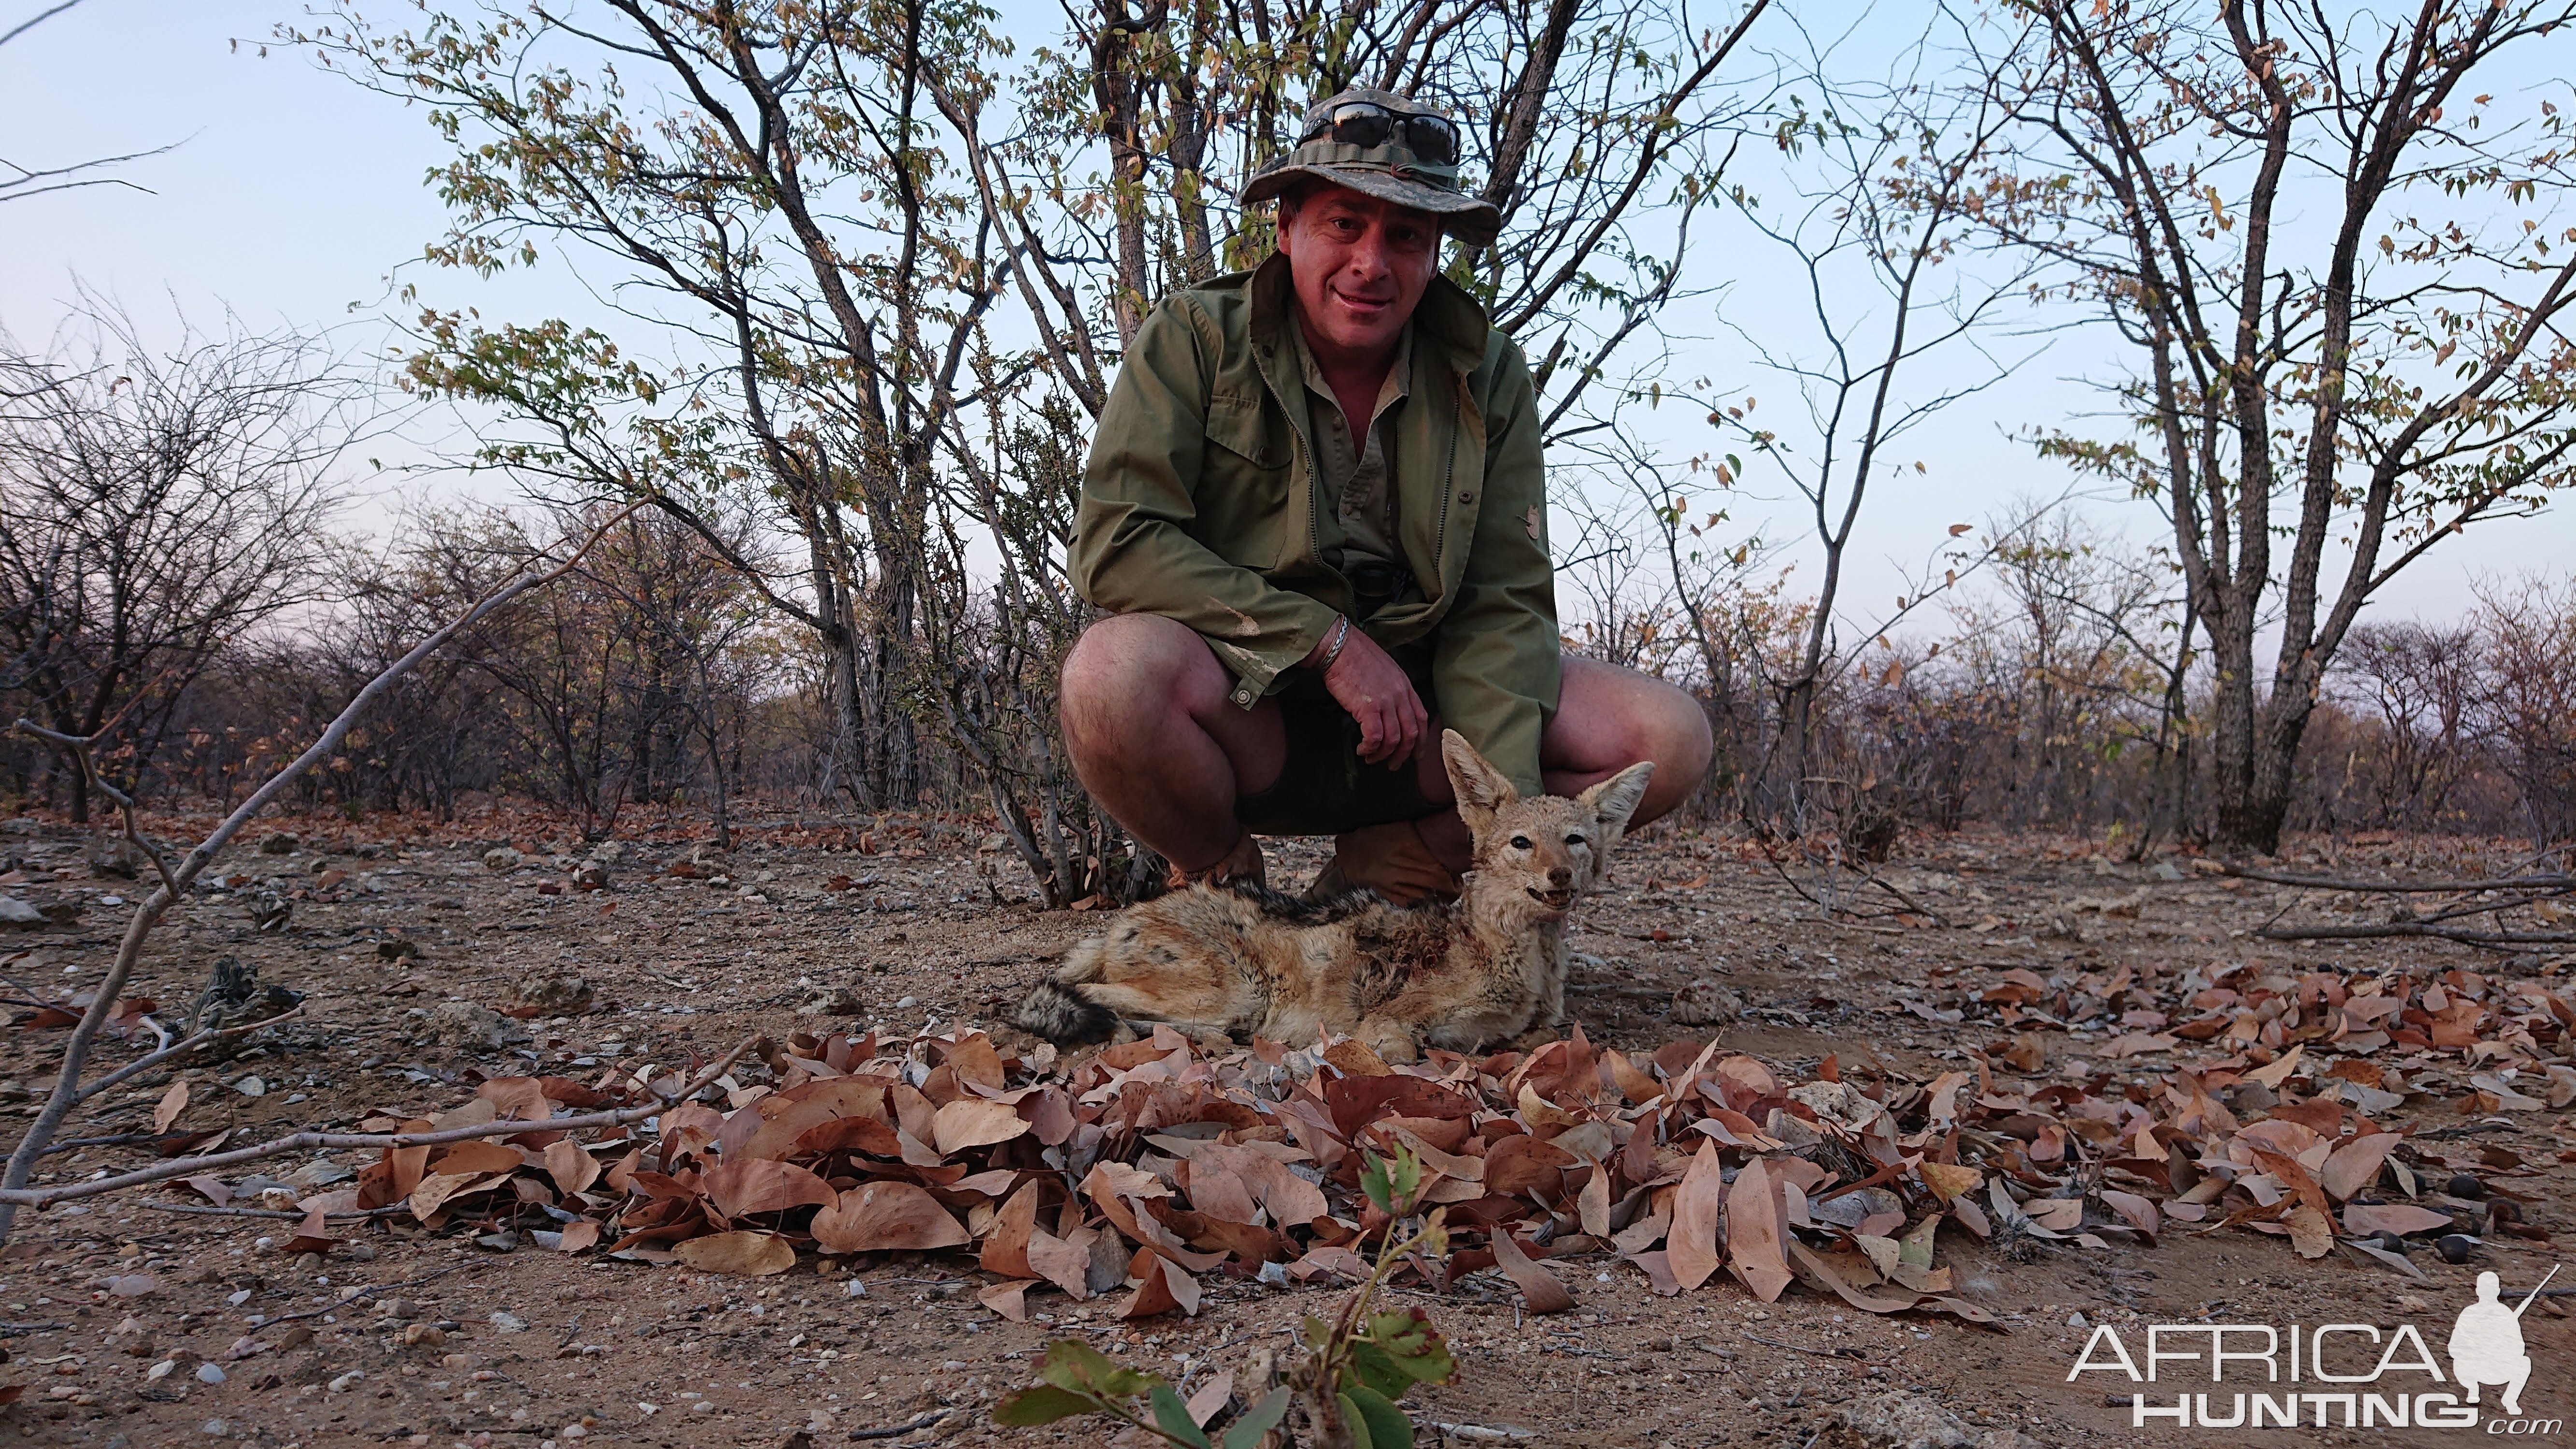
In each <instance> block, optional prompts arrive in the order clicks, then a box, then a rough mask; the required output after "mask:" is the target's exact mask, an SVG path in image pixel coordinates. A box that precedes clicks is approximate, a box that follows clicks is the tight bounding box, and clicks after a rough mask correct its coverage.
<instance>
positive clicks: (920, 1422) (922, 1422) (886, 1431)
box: [850, 1409, 956, 1439]
mask: <svg viewBox="0 0 2576 1449" xmlns="http://www.w3.org/2000/svg"><path fill="white" fill-rule="evenodd" d="M955 1412H956V1410H954V1409H933V1410H931V1411H930V1412H929V1413H927V1414H923V1415H921V1416H919V1417H918V1418H915V1419H914V1420H913V1421H912V1422H911V1423H909V1424H888V1425H887V1426H885V1427H884V1428H882V1429H852V1430H851V1431H850V1437H851V1438H853V1439H896V1438H900V1437H902V1436H903V1435H906V1434H909V1433H911V1432H912V1431H913V1430H915V1429H927V1428H929V1427H930V1426H931V1425H933V1424H936V1423H938V1422H939V1421H940V1420H942V1419H945V1418H947V1417H948V1416H949V1415H950V1414H953V1413H955Z"/></svg>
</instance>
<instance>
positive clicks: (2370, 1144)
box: [2317, 1132, 2404, 1202]
mask: <svg viewBox="0 0 2576 1449" xmlns="http://www.w3.org/2000/svg"><path fill="white" fill-rule="evenodd" d="M2402 1140H2404V1139H2402V1138H2400V1137H2399V1136H2398V1134H2396V1133H2394V1132H2373V1133H2371V1134H2370V1135H2369V1136H2367V1137H2356V1138H2354V1139H2353V1140H2351V1141H2350V1142H2347V1143H2345V1144H2344V1145H2342V1146H2341V1147H2338V1148H2336V1149H2335V1150H2334V1152H2333V1154H2332V1155H2330V1156H2328V1157H2327V1158H2326V1165H2325V1170H2324V1171H2323V1172H2320V1173H2318V1174H2317V1186H2319V1187H2322V1188H2324V1189H2325V1190H2326V1194H2327V1196H2329V1197H2332V1198H2333V1199H2334V1200H2335V1201H2337V1202H2342V1201H2343V1200H2345V1199H2346V1198H2350V1197H2354V1196H2357V1195H2358V1194H2360V1193H2361V1192H2362V1190H2363V1189H2365V1188H2367V1187H2369V1186H2370V1185H2371V1184H2372V1183H2374V1182H2376V1181H2378V1180H2379V1170H2380V1168H2381V1166H2382V1165H2384V1164H2385V1163H2386V1162H2387V1161H2388V1154H2389V1153H2390V1151H2392V1150H2394V1149H2395V1148H2396V1146H2397V1144H2398V1143H2399V1142H2400V1141H2402Z"/></svg>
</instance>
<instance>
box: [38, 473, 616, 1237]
mask: <svg viewBox="0 0 2576 1449" xmlns="http://www.w3.org/2000/svg"><path fill="white" fill-rule="evenodd" d="M642 506H643V505H642V504H632V505H629V506H628V507H627V508H625V509H623V510H621V511H620V512H619V513H617V514H616V515H615V516H614V517H612V518H610V519H608V520H607V521H606V522H604V523H602V524H601V525H600V526H599V528H598V529H597V530H595V531H593V532H592V533H591V534H590V536H589V537H588V538H586V539H584V540H583V541H582V542H581V544H580V546H579V547H577V548H575V549H574V550H573V551H572V554H571V556H570V557H568V558H566V559H565V560H564V561H563V562H562V563H560V564H558V565H556V566H555V567H554V568H551V569H549V570H547V571H545V572H543V573H533V572H524V571H523V572H521V573H519V574H517V575H516V576H514V577H512V578H510V579H509V580H507V581H505V582H504V583H502V584H501V586H500V587H498V588H496V589H494V590H493V591H492V592H491V593H488V594H486V595H484V596H483V597H482V598H481V599H480V600H478V601H477V602H476V603H475V604H474V605H473V607H471V608H469V609H467V610H465V611H464V612H463V613H461V614H459V615H457V616H456V617H455V618H454V619H451V620H449V621H448V622H447V623H446V624H445V625H443V626H441V627H440V628H439V629H437V630H436V631H435V632H433V633H432V634H431V635H430V636H429V637H428V638H426V639H423V640H422V641H421V642H420V643H418V644H416V645H414V646H413V647H412V648H411V649H410V651H409V652H407V653H405V654H404V655H403V656H402V657H401V658H399V659H397V660H395V661H394V662H393V663H391V664H389V665H387V666H386V667H385V668H384V670H383V671H382V672H380V673H378V674H377V675H376V677H375V678H373V679H371V680H369V681H367V683H366V684H365V686H363V687H362V688H360V689H359V691H358V692H357V694H356V695H355V696H354V697H353V698H351V699H350V701H349V703H348V706H347V707H346V708H344V709H342V710H341V711H340V713H339V714H338V715H337V716H336V717H334V718H333V719H332V721H331V723H330V724H329V725H327V726H326V727H324V729H323V731H322V733H321V734H320V735H319V736H318V737H316V738H315V739H314V741H313V743H312V744H310V745H308V746H306V747H305V749H304V750H303V752H302V753H300V754H298V755H297V756H296V757H295V758H294V759H292V760H289V761H288V762H286V763H285V764H284V765H282V766H280V767H279V768H278V770H277V772H276V773H274V774H272V775H270V776H269V777H268V779H267V780H266V781H264V782H262V783H261V785H260V786H259V788H258V789H256V790H253V791H252V792H251V793H250V795H249V797H248V798H246V799H244V800H243V801H242V803H241V804H239V805H238V806H235V807H234V808H233V810H232V812H231V813H230V814H228V815H226V816H225V817H224V818H223V820H222V822H221V823H219V824H218V825H216V826H215V828H214V830H213V831H212V832H210V833H209V834H208V835H207V836H206V838H205V839H203V840H201V841H199V842H198V843H197V845H196V848H195V849H193V850H190V851H189V852H188V854H187V857H186V859H184V860H183V861H181V862H180V864H179V865H178V867H177V868H176V869H173V868H172V867H171V865H170V862H169V861H168V859H167V858H165V857H164V856H163V855H162V853H161V852H160V851H159V850H158V849H156V848H155V847H154V846H153V844H152V843H151V842H150V841H148V840H146V839H144V837H143V832H142V830H141V829H140V827H139V826H138V825H137V823H136V820H135V812H134V798H133V797H132V796H131V795H128V794H127V793H125V792H124V791H123V790H120V789H117V788H116V787H115V786H114V785H112V784H110V783H109V782H108V781H107V780H106V779H104V778H103V777H102V776H101V775H100V773H99V770H98V761H97V759H96V756H95V751H94V749H93V746H94V744H95V742H96V741H97V739H98V738H99V736H98V735H96V734H92V735H87V736H75V735H66V734H63V733H61V732H60V731H57V730H49V729H46V728H45V727H44V726H42V725H39V724H37V723H36V722H35V721H33V720H28V719H21V720H19V721H18V722H17V725H16V726H15V728H16V729H17V731H18V732H19V733H21V734H25V735H27V736H29V737H31V738H35V739H42V740H47V741H50V742H52V743H54V744H57V745H60V746H62V747H63V748H65V749H66V750H68V751H70V753H71V755H72V757H73V759H74V761H75V762H76V763H77V764H78V765H79V766H80V770H81V774H82V777H83V778H84V779H86V780H87V781H88V782H89V783H90V784H91V785H92V786H93V787H95V788H96V789H97V790H98V791H99V792H100V793H101V794H102V795H103V796H105V797H106V798H107V799H109V800H112V801H114V802H115V803H116V807H117V811H118V814H119V815H120V816H121V817H122V819H123V821H124V824H125V838H126V840H127V842H128V843H129V844H131V845H133V846H134V848H135V849H136V850H138V851H140V852H142V854H143V855H144V857H145V858H146V859H148V860H150V861H151V862H152V869H153V872H154V874H156V875H158V876H159V877H160V881H161V883H160V884H159V885H157V886H155V887H154V888H153V890H152V892H151V894H149V895H147V896H145V897H144V899H143V901H142V902H141V903H140V904H139V905H137V906H136V907H135V908H134V915H133V917H132V918H131V919H130V920H129V921H127V923H126V927H125V935H124V937H123V939H122V940H120V941H119V942H118V944H117V949H116V958H115V960H114V962H113V963H112V964H110V965H109V967H108V969H107V974H106V976H105V977H104V978H103V979H102V980H100V982H99V983H98V985H97V986H96V987H95V988H94V990H95V992H96V994H95V995H94V996H92V997H91V999H90V1004H89V1009H88V1010H87V1011H84V1012H83V1013H81V1019H80V1021H79V1023H78V1024H76V1025H75V1026H73V1027H72V1030H71V1036H70V1037H69V1039H68V1040H66V1041H65V1042H64V1043H63V1054H62V1058H61V1061H60V1064H59V1066H58V1067H57V1069H56V1071H55V1073H54V1088H53V1092H52V1094H51V1095H50V1096H49V1097H48V1098H47V1099H46V1101H45V1105H44V1108H43V1110H41V1111H39V1112H38V1113H37V1114H36V1119H35V1120H34V1121H33V1122H31V1123H29V1124H28V1125H27V1131H26V1135H24V1136H22V1137H20V1138H19V1139H18V1145H17V1147H16V1149H15V1150H13V1151H12V1152H11V1153H10V1154H9V1162H8V1166H7V1168H6V1169H5V1171H0V1190H5V1191H0V1242H5V1241H6V1240H7V1239H8V1236H9V1231H10V1229H11V1228H13V1227H15V1226H16V1224H17V1215H18V1208H19V1207H20V1206H22V1205H25V1204H26V1203H27V1202H28V1201H30V1199H29V1198H28V1196H27V1181H28V1179H29V1178H31V1177H33V1176H34V1175H35V1170H36V1164H37V1163H38V1162H39V1161H41V1160H42V1159H43V1156H44V1151H45V1148H46V1146H47V1145H48V1144H50V1143H51V1142H52V1141H53V1140H54V1135H55V1134H56V1133H57V1132H59V1131H61V1130H62V1125H63V1119H64V1118H65V1117H67V1116H69V1115H70V1114H71V1111H72V1109H73V1108H74V1107H76V1106H78V1105H80V1103H81V1100H82V1088H81V1072H82V1069H83V1068H84V1067H86V1066H87V1065H88V1063H89V1052H90V1048H91V1046H92V1045H93V1044H94V1043H96V1041H97V1040H98V1034H99V1032H100V1031H101V1030H102V1029H104V1028H105V1027H106V1025H107V1022H108V1018H109V1017H110V1016H112V1015H114V1014H115V1011H116V1003H117V999H118V998H119V996H121V995H122V994H123V992H124V990H125V983H126V982H127V981H128V980H129V979H131V978H132V976H133V975H134V967H135V964H136V963H137V962H138V961H139V960H141V959H142V955H143V943H144V942H145V941H146V940H147V939H149V938H150V937H151V934H152V930H153V928H154V927H155V926H158V925H159V924H160V923H161V918H162V917H163V916H165V915H167V914H168V913H169V911H170V909H171V907H173V906H175V905H177V904H178V903H179V902H180V901H181V900H183V899H185V898H186V896H187V894H188V887H189V886H190V885H191V884H193V883H194V882H195V881H196V879H197V877H198V876H199V875H201V874H203V873H204V871H205V869H206V867H208V866H209V865H212V864H213V863H214V860H215V857H216V856H217V855H219V854H221V853H222V852H223V850H224V847H226V846H228V845H230V844H231V843H232V841H233V837H234V836H236V835H239V834H240V833H241V832H242V830H243V829H244V828H245V827H247V826H248V825H249V824H250V822H251V821H252V820H254V819H256V818H258V816H259V814H260V812H262V811H264V810H266V809H267V808H268V806H269V804H270V803H271V802H272V801H274V800H276V799H277V797H278V796H280V795H282V794H284V793H285V792H286V790H287V789H288V787H290V786H292V785H293V784H294V783H295V781H296V780H297V779H299V778H301V777H302V776H303V775H304V774H305V773H306V772H307V771H309V770H311V769H312V768H313V767H314V766H315V765H317V764H319V763H321V762H322V761H323V760H326V759H329V758H330V757H331V756H332V755H334V754H337V753H338V752H339V749H340V746H341V744H342V743H343V742H344V741H346V740H347V739H348V737H349V731H350V730H352V729H353V728H355V727H356V725H357V723H358V719H359V717H360V716H362V715H364V714H365V713H366V712H367V711H368V710H369V709H370V708H371V707H373V705H374V704H375V702H376V701H377V700H378V699H379V698H381V697H383V695H384V694H385V693H386V692H387V691H389V690H391V689H392V688H393V687H394V685H395V683H396V682H397V681H399V680H400V679H401V678H402V677H403V676H404V675H406V674H409V673H410V672H411V671H412V670H413V669H414V668H415V667H417V666H418V665H419V664H420V663H421V662H422V661H423V660H425V659H427V658H429V657H430V656H431V655H432V654H435V653H437V652H438V651H439V650H440V649H443V648H445V647H446V646H447V644H448V642H449V641H450V640H453V639H454V638H455V637H456V636H457V635H458V634H460V633H463V632H464V631H465V630H466V629H468V628H471V627H472V626H473V625H475V624H476V623H478V622H480V621H481V620H483V619H484V618H485V617H486V616H488V615H490V614H492V613H493V612H494V611H496V610H498V609H501V608H503V607H504V606H506V605H508V604H509V603H510V602H511V601H512V600H514V599H516V598H518V597H519V596H520V595H522V594H525V593H527V592H528V591H529V590H531V589H535V588H539V587H542V586H544V585H546V584H550V583H553V582H554V581H555V580H557V579H559V578H562V577H563V576H564V575H566V574H568V573H571V572H572V571H573V570H574V569H575V568H576V567H578V566H579V565H580V563H581V560H582V559H583V558H584V557H585V556H586V555H587V554H588V553H589V552H590V550H591V549H592V548H593V547H595V546H596V545H597V544H598V543H599V542H600V540H602V539H604V538H606V537H607V536H608V534H609V532H610V531H611V530H613V529H614V528H616V527H617V525H619V524H620V523H623V522H624V521H625V520H626V519H627V518H628V517H629V516H631V515H632V514H633V513H634V512H635V510H636V509H637V508H640V507H642ZM135 697H136V698H137V699H140V698H142V697H143V696H142V695H140V694H138V695H136V696H135ZM113 723H114V722H111V725H110V727H113ZM183 941H184V937H183ZM273 1019H274V1018H272V1020H273ZM164 1050H167V1048H165V1049H164ZM289 1150H291V1149H289ZM129 1176H132V1174H129ZM146 1180H148V1181H159V1180H160V1179H159V1178H157V1177H155V1178H149V1179H146ZM47 1200H51V1199H47Z"/></svg>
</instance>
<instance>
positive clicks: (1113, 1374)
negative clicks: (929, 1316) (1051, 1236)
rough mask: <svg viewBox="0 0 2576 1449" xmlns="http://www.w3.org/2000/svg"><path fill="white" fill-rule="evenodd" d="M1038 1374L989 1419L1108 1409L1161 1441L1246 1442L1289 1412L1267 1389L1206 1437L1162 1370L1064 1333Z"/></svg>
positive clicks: (1208, 1445)
mask: <svg viewBox="0 0 2576 1449" xmlns="http://www.w3.org/2000/svg"><path fill="white" fill-rule="evenodd" d="M1038 1378H1039V1379H1040V1380H1041V1382H1040V1383H1038V1384H1036V1385H1034V1386H1032V1387H1029V1388H1025V1389H1022V1390H1020V1391H1019V1392H1018V1393H1016V1394H1013V1395H1011V1396H1010V1397H1008V1398H1006V1399H1004V1400H1002V1402H1001V1403H1000V1405H999V1406H997V1407H996V1408H995V1409H994V1410H993V1422H995V1423H997V1424H1008V1425H1011V1426H1012V1427H1014V1428H1031V1427H1034V1426H1036V1425H1039V1424H1052V1423H1054V1422H1055V1421H1056V1420H1058V1419H1069V1418H1072V1417H1073V1416H1074V1415H1076V1414H1107V1415H1108V1416H1110V1417H1111V1418H1113V1419H1119V1420H1123V1421H1125V1422H1126V1423H1129V1424H1133V1425H1135V1426H1136V1427H1137V1428H1139V1429H1142V1430H1144V1431H1145V1432H1146V1433H1148V1434H1153V1435H1156V1436H1157V1437H1159V1438H1161V1439H1162V1440H1163V1442H1165V1443H1167V1444H1185V1445H1188V1446H1189V1449H1253V1446H1254V1445H1257V1444H1259V1443H1260V1442H1261V1437H1262V1436H1263V1435H1265V1434H1267V1433H1269V1432H1270V1431H1271V1430H1272V1429H1273V1428H1275V1427H1277V1426H1278V1423H1279V1421H1280V1419H1281V1418H1283V1417H1284V1416H1286V1414H1287V1412H1288V1390H1286V1389H1285V1388H1278V1389H1273V1390H1271V1391H1270V1392H1269V1394H1268V1395H1266V1396H1264V1397H1263V1399H1262V1400H1261V1402H1260V1403H1257V1404H1255V1405H1253V1406H1252V1407H1251V1408H1250V1409H1248V1410H1245V1411H1244V1413H1243V1415H1242V1417H1240V1418H1238V1419H1236V1420H1235V1421H1234V1422H1233V1423H1232V1424H1229V1425H1227V1426H1226V1430H1225V1432H1224V1433H1223V1434H1221V1435H1218V1436H1217V1437H1216V1438H1213V1439H1211V1438H1209V1437H1208V1433H1207V1431H1206V1430H1205V1429H1202V1428H1200V1427H1199V1426H1198V1425H1196V1424H1194V1423H1192V1422H1191V1421H1190V1411H1189V1406H1188V1405H1186V1404H1183V1403H1182V1402H1181V1396H1180V1395H1179V1394H1177V1393H1174V1392H1173V1391H1172V1386H1171V1385H1170V1384H1169V1383H1167V1382H1165V1381H1164V1379H1163V1378H1162V1376H1161V1375H1159V1374H1149V1373H1139V1372H1138V1371H1136V1370H1135V1369H1129V1368H1120V1367H1119V1366H1118V1365H1117V1364H1115V1363H1113V1362H1111V1361H1110V1359H1109V1357H1108V1356H1107V1355H1105V1354H1103V1353H1101V1352H1100V1351H1099V1350H1098V1349H1095V1348H1093V1347H1092V1346H1091V1345H1090V1344H1087V1343H1082V1342H1078V1341H1076V1340H1074V1339H1069V1338H1060V1339H1057V1340H1056V1341H1055V1342H1053V1343H1050V1344H1048V1345H1047V1351H1046V1359H1045V1361H1044V1362H1042V1363H1040V1364H1039V1365H1038ZM1139 1396H1142V1397H1143V1399H1144V1401H1145V1402H1144V1406H1143V1408H1142V1409H1141V1410H1140V1409H1139V1408H1138V1406H1137V1404H1136V1400H1137V1398H1138V1397H1139ZM1408 1442H1410V1441H1408Z"/></svg>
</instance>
